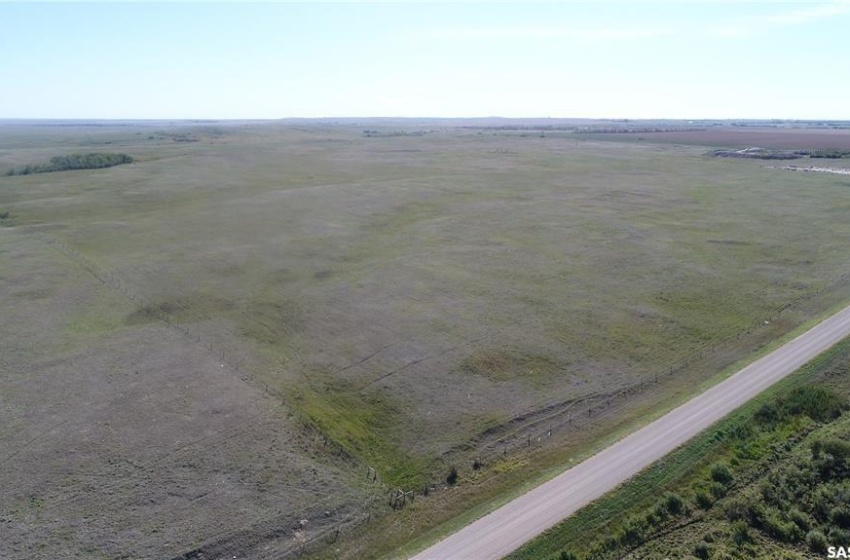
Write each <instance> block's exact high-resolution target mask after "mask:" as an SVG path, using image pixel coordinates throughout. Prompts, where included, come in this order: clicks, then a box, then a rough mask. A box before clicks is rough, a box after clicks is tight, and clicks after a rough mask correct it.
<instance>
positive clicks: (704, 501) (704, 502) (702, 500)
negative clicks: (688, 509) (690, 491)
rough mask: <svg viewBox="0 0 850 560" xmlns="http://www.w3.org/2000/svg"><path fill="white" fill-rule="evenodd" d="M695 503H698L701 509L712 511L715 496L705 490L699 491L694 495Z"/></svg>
mask: <svg viewBox="0 0 850 560" xmlns="http://www.w3.org/2000/svg"><path fill="white" fill-rule="evenodd" d="M694 503H696V505H697V507H698V508H700V509H705V510H708V509H711V506H713V505H714V496H712V495H711V494H710V493H709V492H707V491H705V490H703V489H700V490H697V492H696V494H695V495H694Z"/></svg>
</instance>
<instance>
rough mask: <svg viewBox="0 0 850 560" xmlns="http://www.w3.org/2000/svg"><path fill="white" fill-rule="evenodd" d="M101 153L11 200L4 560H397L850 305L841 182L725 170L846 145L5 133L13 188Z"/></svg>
mask: <svg viewBox="0 0 850 560" xmlns="http://www.w3.org/2000/svg"><path fill="white" fill-rule="evenodd" d="M520 124H521V123H520ZM523 134H524V133H523ZM640 138H642V141H641V142H637V140H639V139H640ZM187 139H189V140H187ZM601 140H605V141H601ZM625 140H627V141H625ZM107 143H108V144H109V147H110V150H114V151H115V152H116V153H122V154H127V155H128V156H130V157H132V161H133V163H128V164H126V165H121V166H117V167H110V168H108V169H97V170H92V169H85V170H69V171H57V172H54V173H44V174H34V175H23V176H22V175H14V176H0V294H2V302H3V312H4V318H5V321H3V322H2V323H0V350H2V353H0V399H2V405H3V406H0V466H2V468H3V470H2V471H0V472H2V474H0V518H2V520H4V521H2V522H0V557H4V558H6V557H9V558H35V557H38V555H39V554H40V555H42V557H45V558H50V557H56V556H61V555H63V554H65V555H68V554H70V555H73V556H85V555H87V554H89V555H92V556H96V555H98V554H99V555H101V556H105V557H120V556H143V557H156V558H160V557H162V558H189V557H192V555H194V556H196V557H197V556H198V555H200V554H203V555H205V556H207V557H217V556H224V555H225V554H230V555H231V556H233V555H237V556H238V557H242V556H247V557H251V558H273V557H280V556H283V555H286V554H292V555H294V554H296V553H297V552H299V551H303V552H305V553H307V552H313V553H316V554H322V553H323V551H324V552H326V553H327V554H330V555H331V556H333V555H335V554H336V553H335V552H333V550H335V549H336V548H339V550H340V552H339V553H338V555H339V556H342V557H348V558H366V557H371V556H374V555H376V554H378V553H382V552H383V553H386V552H389V551H393V550H396V548H397V547H398V546H401V545H403V544H404V543H406V542H407V541H409V540H410V538H411V537H412V536H414V535H419V534H422V533H424V532H425V531H426V530H428V529H433V528H434V527H436V526H438V525H439V524H440V523H442V522H443V521H446V520H447V519H450V518H451V517H452V516H454V515H456V514H459V513H461V512H464V511H467V510H468V509H469V508H470V507H471V506H473V505H475V504H480V503H483V502H485V501H486V500H488V499H492V498H495V497H498V496H502V495H504V493H505V492H508V491H511V490H513V489H516V488H518V487H519V486H520V485H521V484H523V483H524V482H526V481H527V480H529V479H530V478H532V477H534V476H536V475H538V474H539V473H541V472H542V471H544V470H545V469H549V468H557V467H558V466H562V465H564V464H567V462H568V461H569V460H572V459H574V458H575V457H577V456H579V455H581V454H582V453H585V452H587V451H588V450H589V449H592V448H593V446H595V445H598V443H599V442H600V441H602V440H604V439H605V438H610V437H613V434H615V433H618V431H623V430H626V429H628V427H629V426H631V425H632V423H633V422H635V421H637V420H639V419H640V418H641V417H642V415H644V414H646V413H647V411H650V410H653V407H656V406H661V405H663V404H664V403H665V402H668V401H669V400H670V399H675V398H678V397H681V395H683V394H685V393H687V392H689V391H692V390H694V388H695V387H696V386H698V385H699V383H701V382H703V381H705V380H707V379H709V378H711V377H712V376H713V375H715V374H716V373H717V372H718V371H719V370H720V369H722V368H723V367H725V366H727V365H729V364H731V363H732V362H734V361H736V360H737V359H740V358H743V357H746V356H748V355H750V353H751V352H753V351H754V350H755V349H757V348H759V347H760V346H761V345H763V344H765V343H766V342H768V341H771V340H774V339H775V338H776V337H778V336H781V335H782V334H784V333H786V332H788V331H789V330H790V329H792V328H794V327H796V326H798V325H800V324H801V323H803V322H805V321H807V320H809V319H810V318H812V317H813V316H814V315H816V314H818V313H821V312H823V311H824V310H826V309H828V308H829V307H831V306H833V305H835V304H837V303H838V302H841V301H844V300H845V299H846V298H848V297H850V265H848V263H850V222H848V220H847V216H848V214H849V213H850V190H848V189H847V179H846V177H843V176H840V175H832V174H825V173H786V172H781V171H778V170H771V169H765V168H764V167H763V164H764V162H760V161H751V160H731V159H721V158H712V157H708V156H706V155H705V154H706V153H707V152H708V148H707V146H711V147H738V146H742V147H747V146H750V145H755V146H762V147H766V148H777V149H797V148H800V149H806V148H808V149H819V148H824V149H827V148H834V149H844V148H850V140H848V134H847V132H846V131H831V130H823V131H821V130H819V131H812V130H784V129H781V130H780V129H775V130H774V129H771V130H740V131H738V130H733V129H725V128H724V129H722V130H720V129H718V130H714V129H710V130H707V131H705V132H698V131H694V132H665V133H652V134H648V133H631V134H624V135H618V134H600V135H597V136H589V135H586V134H573V133H570V132H565V133H564V134H561V135H559V136H557V137H555V136H553V137H543V135H539V134H528V135H519V134H495V133H491V132H490V131H487V132H485V131H483V130H467V129H463V128H460V127H453V126H450V125H448V124H447V123H445V122H442V121H441V122H439V123H437V124H435V123H432V122H422V123H416V122H413V121H400V122H392V123H389V124H387V123H381V122H380V121H368V120H364V121H363V122H351V121H346V123H345V124H331V123H328V122H301V121H299V122H293V123H242V124H233V123H209V124H205V125H192V126H189V125H184V124H179V123H178V124H169V123H150V124H145V123H124V124H122V126H114V127H110V126H106V125H104V126H98V127H96V128H84V127H75V126H73V125H63V126H51V125H50V124H49V123H39V124H38V126H35V125H31V126H30V125H26V124H8V125H2V127H0V175H3V174H4V173H5V172H7V171H8V170H10V169H20V168H22V167H24V166H26V165H29V164H38V163H39V162H46V161H50V160H51V158H54V157H62V156H67V155H70V154H75V153H89V152H100V151H102V150H103V146H104V145H105V144H107ZM690 144H694V145H693V146H691V145H690ZM454 475H456V477H455V476H454ZM425 494H427V496H426V495H425ZM411 500H412V501H411ZM78 520H84V521H78ZM329 543H331V544H329Z"/></svg>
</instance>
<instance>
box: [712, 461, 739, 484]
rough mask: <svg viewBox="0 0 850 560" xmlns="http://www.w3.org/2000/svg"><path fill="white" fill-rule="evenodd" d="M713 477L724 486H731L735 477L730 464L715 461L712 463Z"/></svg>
mask: <svg viewBox="0 0 850 560" xmlns="http://www.w3.org/2000/svg"><path fill="white" fill-rule="evenodd" d="M711 479H712V480H713V481H715V482H719V483H720V484H723V485H724V486H729V485H730V484H732V481H733V480H734V477H733V476H732V470H731V469H730V468H729V465H727V464H726V463H715V464H713V465H711Z"/></svg>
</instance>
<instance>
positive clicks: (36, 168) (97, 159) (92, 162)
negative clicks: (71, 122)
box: [6, 153, 133, 177]
mask: <svg viewBox="0 0 850 560" xmlns="http://www.w3.org/2000/svg"><path fill="white" fill-rule="evenodd" d="M126 163H133V158H132V157H131V156H129V155H127V154H113V153H90V154H71V155H67V156H55V157H52V158H50V163H42V164H35V165H29V164H28V165H25V166H23V167H21V168H19V169H10V170H8V171H7V172H6V176H9V177H11V176H14V175H32V174H34V173H54V172H57V171H71V170H76V169H102V168H104V167H114V166H116V165H123V164H126Z"/></svg>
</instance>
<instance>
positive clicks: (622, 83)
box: [0, 0, 850, 120]
mask: <svg viewBox="0 0 850 560" xmlns="http://www.w3.org/2000/svg"><path fill="white" fill-rule="evenodd" d="M0 30H2V31H0V118H27V119H30V118H68V119H278V118H286V117H368V116H386V117H390V116H394V117H484V116H502V117H576V118H632V119H641V118H680V119H701V118H707V119H720V118H735V119H742V118H752V119H766V118H781V119H845V120H847V119H850V0H842V1H836V2H735V1H714V2H697V1H678V2H673V1H657V2H640V1H638V2H634V1H632V2H625V1H610V0H609V1H605V0H603V1H596V2H568V1H560V2H558V1H549V2H535V3H531V2H523V3H510V2H484V1H462V2H429V3H422V2H404V1H398V2H371V3H366V2H355V1H349V2H341V3H331V2H310V3H297V2H279V3H272V2H256V3H226V2H200V1H194V0H185V1H177V2H164V3H150V2H141V1H124V2H118V1H115V2H89V3H71V2H55V3H48V2H5V1H3V0H0Z"/></svg>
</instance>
